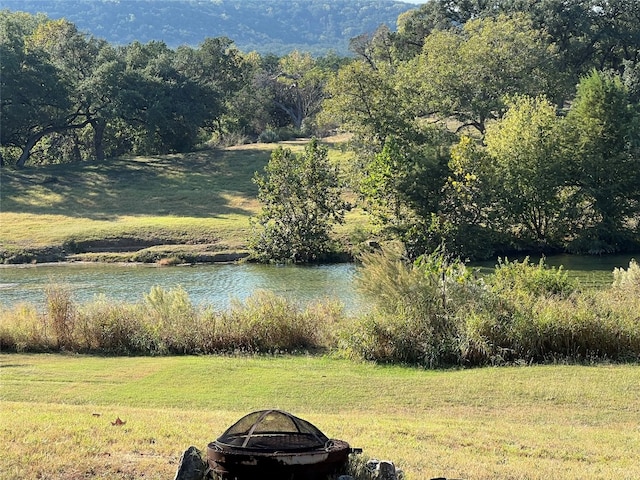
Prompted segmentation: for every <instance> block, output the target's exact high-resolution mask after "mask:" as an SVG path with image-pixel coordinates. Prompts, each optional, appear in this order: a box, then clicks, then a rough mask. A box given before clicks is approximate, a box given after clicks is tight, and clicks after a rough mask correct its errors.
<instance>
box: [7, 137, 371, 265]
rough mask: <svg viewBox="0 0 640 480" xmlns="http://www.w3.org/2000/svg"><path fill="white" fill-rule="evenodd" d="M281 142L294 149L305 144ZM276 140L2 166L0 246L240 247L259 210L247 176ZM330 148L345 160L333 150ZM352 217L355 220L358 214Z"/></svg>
mask: <svg viewBox="0 0 640 480" xmlns="http://www.w3.org/2000/svg"><path fill="white" fill-rule="evenodd" d="M285 146H287V147H290V148H292V149H293V150H301V149H302V148H303V146H304V142H303V141H297V142H285ZM275 147H276V145H274V144H268V145H267V144H252V145H244V146H240V147H231V148H228V149H225V150H206V151H199V152H193V153H187V154H180V155H167V156H157V157H132V158H117V159H109V160H108V161H106V162H104V163H95V162H83V163H78V164H70V165H49V166H42V167H37V168H36V167H32V168H28V169H24V170H11V169H7V168H3V169H0V175H1V177H0V185H1V186H2V188H1V189H0V195H1V197H0V202H1V203H0V204H1V209H0V224H2V236H1V237H0V251H2V250H5V251H9V252H20V251H22V250H25V249H27V250H28V249H43V248H51V247H56V248H61V247H62V246H66V247H67V249H68V248H69V245H83V246H85V247H87V248H85V249H84V250H87V249H88V250H91V249H92V248H93V247H92V246H91V245H93V246H95V245H99V246H101V247H104V246H109V245H111V246H112V247H114V248H118V247H119V246H126V245H127V243H129V244H130V245H138V244H139V245H158V244H168V245H171V244H208V245H213V248H215V249H216V250H243V249H245V248H246V242H247V239H248V235H249V228H250V227H249V218H250V217H251V216H253V215H255V214H256V213H258V211H259V209H260V204H259V202H258V201H257V198H256V195H257V189H256V186H255V185H254V184H253V182H252V177H253V175H254V172H256V171H259V172H262V170H263V168H264V166H265V165H266V164H267V162H268V161H269V156H270V154H271V151H272V150H273V149H274V148H275ZM332 152H333V155H335V156H336V159H337V161H345V154H344V153H342V152H341V151H340V150H339V149H338V148H337V147H332ZM350 217H352V218H355V219H356V223H357V224H358V225H361V224H362V220H361V217H362V213H360V212H353V213H352V214H351V215H350ZM358 228H359V227H358ZM341 233H342V232H341Z"/></svg>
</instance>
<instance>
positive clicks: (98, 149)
mask: <svg viewBox="0 0 640 480" xmlns="http://www.w3.org/2000/svg"><path fill="white" fill-rule="evenodd" d="M91 126H92V127H93V148H94V149H95V154H96V160H97V161H99V162H102V161H103V160H104V131H105V129H106V128H107V122H106V121H105V120H104V119H103V118H97V119H94V120H93V121H92V122H91Z"/></svg>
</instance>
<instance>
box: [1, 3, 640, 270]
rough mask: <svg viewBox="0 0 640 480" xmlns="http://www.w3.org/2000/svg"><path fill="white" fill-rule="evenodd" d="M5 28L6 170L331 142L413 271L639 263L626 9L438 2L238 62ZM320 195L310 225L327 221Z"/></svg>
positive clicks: (638, 79) (222, 51)
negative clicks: (344, 50)
mask: <svg viewBox="0 0 640 480" xmlns="http://www.w3.org/2000/svg"><path fill="white" fill-rule="evenodd" d="M0 19H1V21H2V25H3V28H2V37H1V41H0V48H1V51H0V55H1V58H2V72H1V73H2V76H1V82H2V84H1V89H2V99H1V102H2V105H1V107H2V129H1V153H2V157H1V159H2V162H3V164H5V165H15V166H17V167H24V166H25V165H27V164H39V163H47V162H52V161H56V162H69V161H78V160H86V159H96V160H98V161H107V160H106V159H108V158H110V157H114V156H118V155H123V154H162V153H169V152H184V151H189V150H193V149H195V148H197V147H199V146H202V145H206V144H212V143H215V144H225V143H234V142H241V141H254V140H258V139H259V140H261V141H276V140H278V139H283V138H286V137H288V136H293V135H301V136H312V135H317V136H322V134H323V133H325V132H330V131H336V130H342V131H346V132H349V133H350V134H352V137H351V138H352V140H351V141H350V147H351V148H352V149H353V150H354V152H356V155H355V157H354V158H355V160H354V161H353V162H352V164H351V165H349V168H348V172H344V175H343V177H344V178H346V179H347V182H348V184H349V187H350V188H352V189H354V190H355V191H356V192H358V193H359V197H360V201H361V203H362V205H363V206H364V207H365V208H366V209H367V210H368V211H369V212H370V213H371V214H372V215H373V217H374V218H375V219H376V220H377V221H378V222H379V223H380V225H381V227H382V228H381V232H382V235H385V236H389V237H394V238H398V239H400V240H402V241H403V243H404V245H405V246H406V249H407V253H408V255H409V256H410V257H417V256H419V255H420V254H421V253H423V252H425V251H433V250H434V249H435V248H436V247H438V246H441V245H443V244H444V245H446V248H447V249H448V250H449V251H451V252H452V253H455V254H457V255H462V256H465V257H468V258H481V257H488V256H491V255H495V254H501V253H504V252H512V251H540V252H554V251H570V252H580V253H606V252H616V251H625V250H626V251H629V250H634V249H638V248H640V27H638V25H640V4H638V3H637V2H635V1H633V0H610V1H606V2H605V1H597V0H570V1H566V0H544V1H533V0H493V1H489V0H432V1H430V2H428V3H426V4H424V5H423V6H421V7H420V8H418V9H415V10H411V11H409V12H407V13H404V14H402V15H400V17H398V22H397V30H396V31H392V30H391V29H389V28H388V27H386V26H384V25H383V26H381V27H380V28H378V29H377V30H376V31H375V32H372V33H364V34H362V35H360V36H357V37H354V38H352V39H351V42H350V48H351V51H352V52H353V56H351V57H339V56H337V55H333V54H329V55H326V56H324V57H312V56H311V55H310V54H307V53H302V52H298V51H293V52H291V53H289V54H287V55H285V56H282V57H278V56H275V55H260V54H257V53H255V52H249V53H245V52H241V51H240V50H238V49H237V48H236V47H235V45H234V43H233V41H232V40H230V39H227V38H208V39H206V40H205V41H204V42H203V43H202V44H201V45H199V46H198V47H197V48H193V47H187V46H180V47H177V48H175V49H172V48H169V47H168V46H167V45H166V44H164V43H162V42H157V41H152V42H148V43H145V44H142V43H139V42H133V43H131V44H128V45H125V46H114V45H111V44H109V43H108V42H106V41H105V40H101V39H98V38H94V37H92V36H89V35H87V34H85V33H83V32H80V31H78V29H77V28H76V27H75V25H74V24H72V23H70V22H68V21H66V20H50V19H48V18H46V17H45V16H42V15H29V14H24V13H15V12H9V11H2V12H1V14H0ZM313 149H314V152H316V153H317V145H315V144H314V146H313ZM316 153H309V155H307V157H306V160H304V159H305V156H304V155H303V156H299V157H296V156H295V155H290V154H289V153H287V152H286V151H285V152H282V151H280V152H279V153H278V154H277V155H279V157H278V158H277V159H276V160H274V163H276V166H277V163H278V162H280V164H286V165H289V167H288V168H293V167H291V162H292V161H294V162H295V160H296V158H298V159H299V160H300V161H301V162H302V161H308V159H309V158H310V157H313V156H314V155H316ZM316 156H317V155H316ZM324 156H325V154H324V153H322V152H321V153H320V155H319V158H324ZM283 159H287V162H283ZM293 170H295V168H293ZM307 170H308V169H307ZM300 171H304V168H303V169H301V170H300ZM323 172H324V173H323V174H322V175H319V176H318V177H319V178H324V179H325V180H326V181H328V182H330V186H331V189H333V188H334V186H335V185H336V183H335V178H334V177H333V176H332V175H329V176H327V175H325V173H326V171H323ZM268 173H269V174H270V175H271V176H277V175H278V169H277V168H275V166H274V168H272V169H271V170H270V171H269V172H268ZM257 181H258V183H259V185H260V182H262V183H261V184H262V185H263V187H265V188H267V186H268V185H269V184H270V183H269V182H268V181H267V180H266V179H264V180H262V179H260V178H258V179H257ZM289 181H295V180H291V178H289ZM305 182H307V180H306V179H305ZM276 183H277V181H275V180H274V181H273V182H271V184H276ZM302 183H304V182H302ZM310 188H311V187H310ZM314 191H319V190H318V189H317V188H316V189H315V190H314ZM264 195H265V196H266V195H268V194H267V192H266V191H265V192H264ZM302 196H304V195H302ZM332 198H335V205H334V209H335V214H334V213H333V212H331V211H328V210H327V209H326V208H328V207H326V208H325V210H324V212H325V213H324V214H323V218H333V219H341V218H342V213H341V209H343V208H344V207H345V205H344V202H343V201H342V200H340V199H339V198H338V197H336V196H332ZM292 208H294V207H292ZM283 215H284V214H283ZM269 220H270V219H269V217H268V216H266V217H265V216H263V217H261V219H260V221H259V223H262V224H264V225H266V224H268V222H269ZM305 221H306V222H307V224H308V223H309V219H308V218H307V219H305ZM316 227H317V226H316V225H307V227H305V231H314V232H320V233H322V235H324V233H323V231H322V229H321V230H318V229H317V228H316ZM330 227H331V224H330V222H328V223H327V225H324V226H322V228H324V229H330ZM272 233H273V232H272ZM319 235H320V234H319ZM322 235H321V236H322ZM280 236H281V234H280V233H279V234H278V235H275V237H277V238H280ZM322 244H323V248H326V242H322ZM272 250H273V249H272ZM264 251H270V250H269V248H267V247H266V246H265V248H264ZM304 257H305V258H316V257H317V255H316V254H313V252H312V253H311V254H309V253H307V254H305V255H304Z"/></svg>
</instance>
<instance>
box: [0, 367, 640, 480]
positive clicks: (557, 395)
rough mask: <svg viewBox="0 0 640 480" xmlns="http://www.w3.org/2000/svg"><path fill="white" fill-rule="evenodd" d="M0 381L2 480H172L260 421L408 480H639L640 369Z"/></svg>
mask: <svg viewBox="0 0 640 480" xmlns="http://www.w3.org/2000/svg"><path fill="white" fill-rule="evenodd" d="M0 367H2V368H1V369H0V370H1V371H2V382H3V388H2V390H1V395H2V401H3V408H2V419H1V420H2V427H0V431H1V432H2V433H1V436H0V441H2V442H3V445H6V446H7V449H6V451H5V453H4V455H3V462H2V464H1V465H0V478H3V479H6V480H18V479H20V480H23V479H25V478H48V479H52V480H70V479H77V478H85V477H90V478H102V479H113V480H121V479H133V478H142V477H144V478H147V479H154V480H155V479H158V480H160V479H166V478H172V475H173V474H174V473H175V470H176V468H177V464H176V462H177V460H178V458H179V456H180V454H181V453H182V451H184V450H185V449H186V448H187V447H188V446H189V445H196V446H197V447H199V448H205V447H206V445H207V443H208V442H210V441H212V440H214V439H215V438H217V436H219V435H220V434H221V433H222V432H223V431H224V430H225V429H226V428H227V427H228V426H229V425H231V424H232V423H233V422H234V421H235V420H237V419H238V418H240V417H241V416H243V415H244V414H246V413H248V412H250V411H252V410H257V409H262V408H282V409H284V410H288V411H290V412H292V413H293V414H295V415H298V416H300V417H302V418H305V419H307V420H309V421H311V422H312V423H314V424H315V425H316V426H318V427H319V428H320V429H321V430H322V431H323V432H325V433H326V434H328V435H329V436H331V437H334V438H341V439H344V440H347V441H348V442H349V443H350V444H351V445H352V446H355V447H362V448H363V449H364V451H365V454H367V455H369V456H372V457H377V458H390V459H392V460H393V461H395V462H396V463H397V464H399V465H400V467H401V468H403V469H404V470H405V472H406V473H407V478H409V479H410V480H422V479H425V478H432V477H436V476H445V477H448V478H463V479H467V480H486V479H489V478H491V479H492V480H507V479H509V480H512V479H527V480H542V479H548V478H554V479H561V480H562V479H567V480H568V479H572V480H573V479H576V478H579V479H581V480H596V479H603V480H604V479H611V478H624V479H632V478H640V465H639V464H638V462H637V455H636V452H638V451H640V424H639V423H638V418H640V404H638V401H637V399H638V398H639V397H640V369H638V367H637V366H631V365H630V366H595V367H580V366H544V367H512V368H485V369H476V370H467V371H435V372H434V371H425V370H419V369H412V368H403V367H380V366H374V365H371V364H365V363H352V362H349V361H343V360H337V359H330V358H322V357H306V356H303V357H253V356H251V357H242V356H240V357H209V356H205V357H171V358H166V357H165V358H115V357H114V358H97V357H84V356H60V355H53V356H52V355H0ZM94 413H100V414H101V415H100V416H93V414H94ZM118 417H120V418H121V419H122V420H124V421H126V422H127V423H126V424H125V425H122V426H120V427H117V426H113V425H111V422H113V421H115V419H116V418H118Z"/></svg>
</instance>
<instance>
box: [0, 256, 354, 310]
mask: <svg viewBox="0 0 640 480" xmlns="http://www.w3.org/2000/svg"><path fill="white" fill-rule="evenodd" d="M355 274H356V266H355V265H353V264H339V265H320V266H312V267H298V266H286V267H276V266H268V265H255V264H241V265H229V264H225V265H201V266H184V267H156V266H150V265H126V266H123V265H102V264H89V265H87V264H61V265H41V266H23V267H3V268H1V269H0V303H1V304H2V305H4V306H10V305H15V304H17V303H20V302H29V303H34V304H36V305H40V304H42V301H43V298H44V289H45V287H46V285H47V284H50V283H64V284H67V285H69V286H70V287H71V288H72V290H73V295H74V300H75V301H77V302H86V301H89V300H92V299H94V298H95V297H96V296H98V295H105V296H106V297H108V298H111V299H114V300H115V301H121V302H131V303H133V302H138V301H140V300H142V298H143V295H144V294H145V293H148V292H149V291H150V290H151V288H152V287H153V286H156V285H157V286H160V287H163V288H165V289H170V288H175V287H177V286H180V287H182V288H183V289H184V290H186V291H187V293H188V294H189V297H190V298H191V301H192V302H193V303H194V304H197V305H211V306H214V307H215V308H219V309H225V308H227V307H228V306H229V305H230V303H231V301H232V300H233V299H238V300H244V299H246V298H247V297H248V296H250V295H251V294H252V293H254V292H256V291H257V290H270V291H272V292H274V293H276V294H278V295H282V296H285V297H287V298H289V299H291V300H294V301H298V302H301V303H308V302H310V301H313V300H320V299H323V298H327V297H328V298H335V299H337V300H339V301H341V302H342V303H343V304H344V305H345V308H346V309H347V310H353V309H357V307H358V302H359V297H358V294H357V292H356V291H355V289H354V286H353V283H354V282H353V278H354V275H355Z"/></svg>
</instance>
